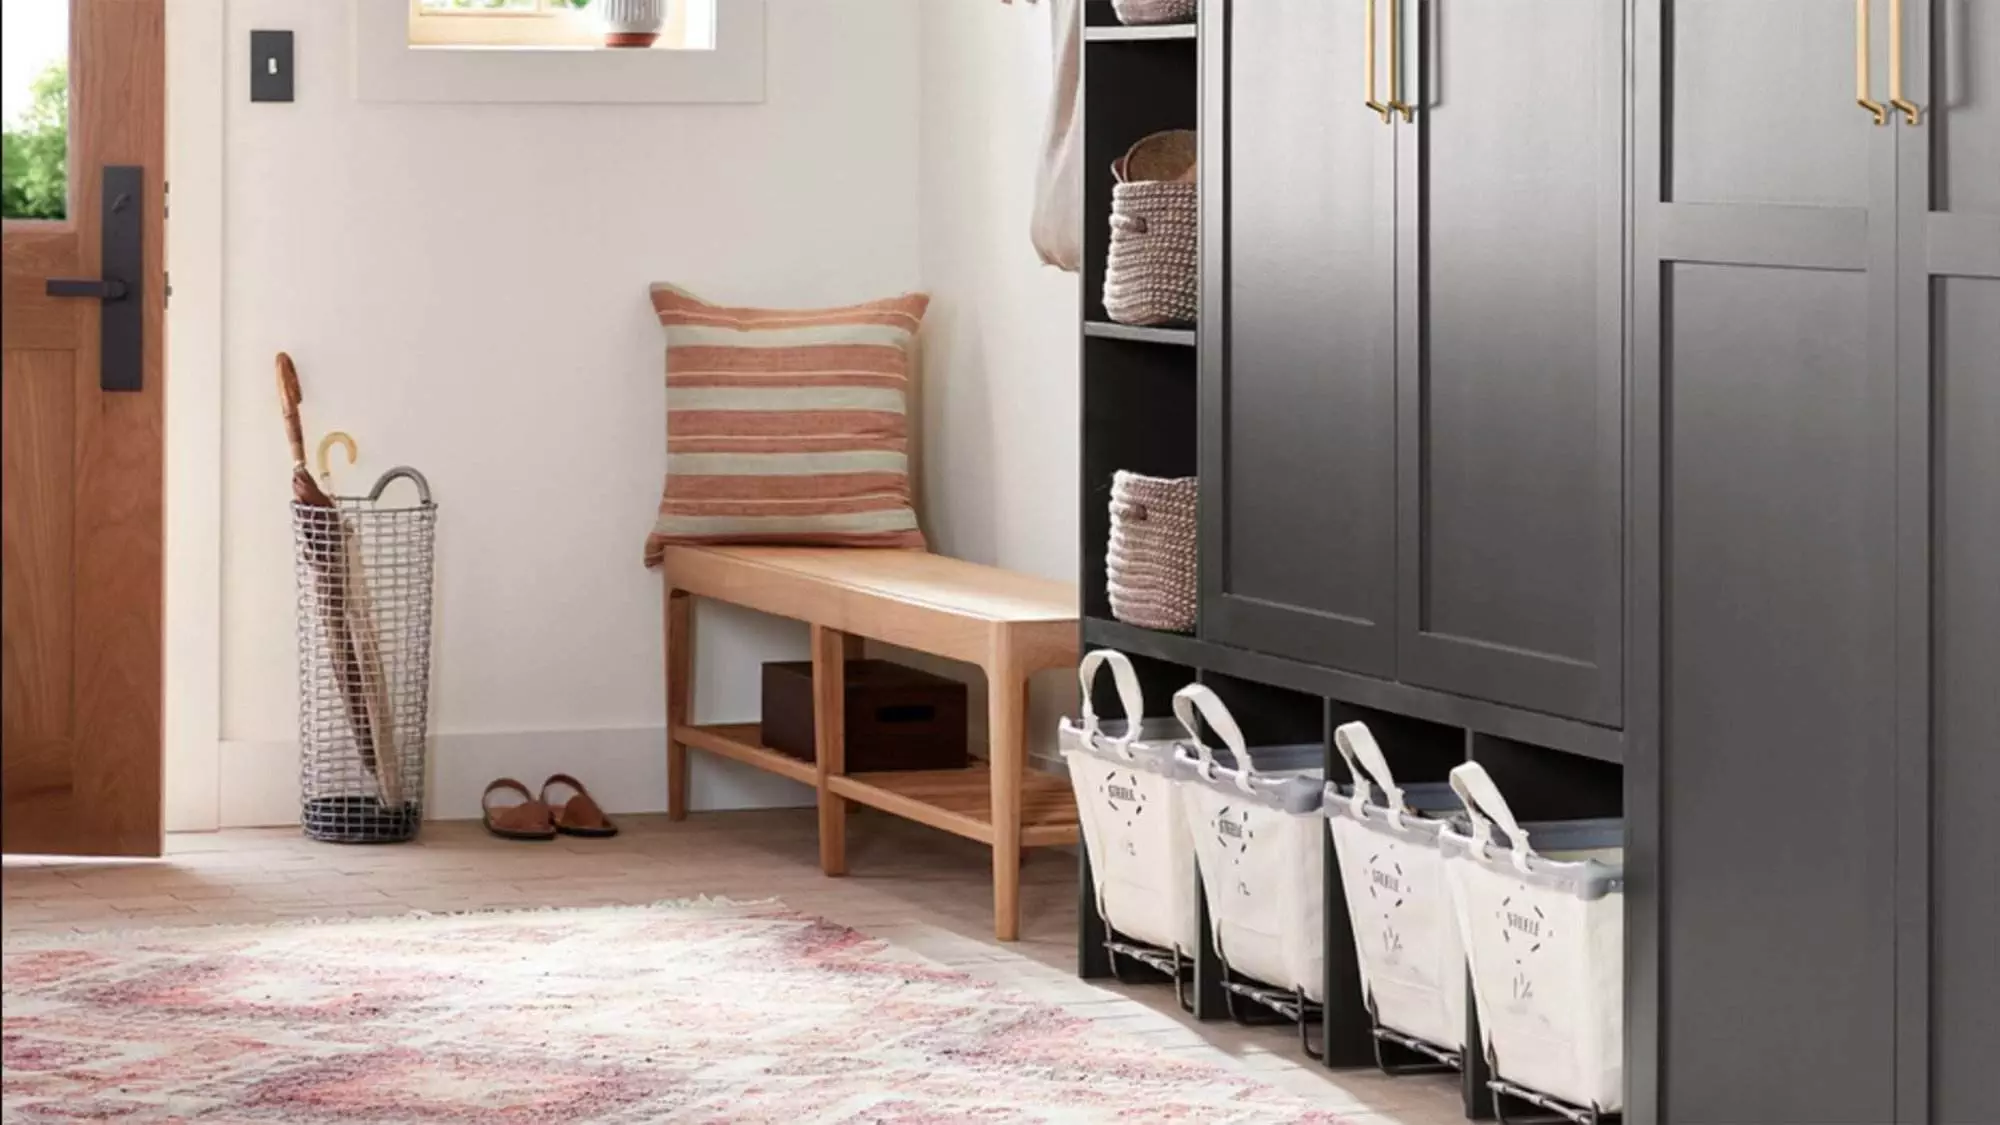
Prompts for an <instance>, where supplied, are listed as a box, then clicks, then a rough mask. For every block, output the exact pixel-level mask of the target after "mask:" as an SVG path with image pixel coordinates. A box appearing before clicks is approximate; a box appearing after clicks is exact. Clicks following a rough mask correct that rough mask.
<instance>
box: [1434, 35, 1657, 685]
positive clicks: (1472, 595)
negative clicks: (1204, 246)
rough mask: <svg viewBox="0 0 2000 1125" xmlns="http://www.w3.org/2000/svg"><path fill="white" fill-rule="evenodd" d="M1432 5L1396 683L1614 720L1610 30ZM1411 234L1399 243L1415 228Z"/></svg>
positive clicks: (1617, 83)
mask: <svg viewBox="0 0 2000 1125" xmlns="http://www.w3.org/2000/svg"><path fill="white" fill-rule="evenodd" d="M1621 11H1622V9H1621V7H1620V6H1618V5H1608V4H1601V3H1594V2H1592V0H1563V2H1559V3H1553V4H1552V3H1547V2H1545V0H1487V2H1481V3H1471V2H1467V0H1433V2H1432V3H1430V4H1427V5H1425V6H1424V7H1423V8H1422V9H1421V12H1422V13H1423V14H1424V15H1425V17H1426V22H1427V24H1428V25H1430V26H1426V27H1425V28H1424V29H1423V35H1422V39H1421V42H1423V43H1424V44H1425V45H1426V46H1427V48H1428V50H1427V51H1426V60H1425V67H1424V71H1423V73H1424V81H1425V85H1424V90H1425V96H1424V99H1423V105H1422V107H1421V109H1420V111H1419V113H1418V118H1417V122H1416V124H1415V125H1414V127H1410V126H1405V127H1403V132H1404V134H1405V136H1406V138H1407V140H1406V145H1405V150H1404V155H1405V156H1406V157H1407V158H1408V159H1406V160H1405V161H1404V163H1403V164H1402V165H1400V166H1401V167H1408V168H1411V169H1412V170H1413V172H1414V174H1412V175H1411V176H1408V177H1405V178H1403V179H1402V181H1401V183H1402V184H1403V185H1404V190H1403V192H1402V195H1401V198H1400V199H1399V205H1400V206H1401V208H1402V210H1401V218H1402V219H1403V222H1402V223H1401V226H1402V238H1403V250H1404V259H1403V260H1404V261H1406V262H1409V261H1414V262H1415V263H1416V266H1415V268H1414V269H1411V270H1406V271H1403V273H1402V274H1401V275H1400V278H1399V279H1400V280H1401V281H1402V291H1401V297H1402V301H1401V303H1400V305H1399V308H1398V310H1397V315H1398V319H1399V328H1400V331H1401V333H1402V335H1401V340H1402V347H1401V348H1400V349H1399V353H1398V361H1399V364H1400V367H1401V372H1402V376H1403V389H1404V394H1403V397H1402V400H1401V408H1402V414H1401V417H1400V423H1401V426H1402V435H1403V449H1402V454H1403V473H1402V477H1401V491H1402V517H1403V523H1402V533H1403V542H1402V547H1403V567H1404V570H1403V573H1402V591H1401V594H1402V601H1401V605H1400V610H1401V612H1400V616H1399V618H1398V620H1399V630H1400V638H1399V641H1400V647H1399V657H1398V669H1399V671H1400V673H1401V674H1402V677H1403V678H1404V679H1407V680H1410V681H1412V682H1415V683H1420V684H1425V685H1427V686H1430V687H1435V688H1441V689H1444V690H1448V691H1455V692H1461V693H1464V694H1468V695H1475V696H1480V697H1483V698H1487V699H1492V700H1496V701H1498V702H1502V703H1510V704H1514V705H1516V706H1520V707H1526V708H1531V709H1534V710H1539V711H1550V712H1554V713H1558V714H1564V715H1569V716H1572V717H1575V718H1580V719H1587V720H1591V721H1595V722H1601V723H1614V724H1615V723H1616V722H1617V721H1618V720H1619V717H1620V709H1619V690H1620V684H1619V679H1620V669H1619V645H1620V636H1621V622H1620V611H1621V608H1622V582H1621V579H1620V574H1619V565H1620V557H1619V546H1618V544H1619V535H1620V527H1621V519H1622V484H1623V482H1622V472H1623V469H1622V466H1623V461H1622V437H1621V427H1622V414H1623V399H1622V391H1623V379H1624V367H1623V316H1624V305H1623V301H1622V284H1621V279H1622V276H1623V260H1624V259H1623V237H1624V227H1623V187H1624V182H1623V173H1622V156H1623V146H1622V138H1623V135H1624V133H1623V118H1624V105H1625V103H1624V94H1623V90H1624V66H1623V61H1622V60H1623V58H1624V22H1623V19H1622V16H1621ZM1412 220H1414V221H1412Z"/></svg>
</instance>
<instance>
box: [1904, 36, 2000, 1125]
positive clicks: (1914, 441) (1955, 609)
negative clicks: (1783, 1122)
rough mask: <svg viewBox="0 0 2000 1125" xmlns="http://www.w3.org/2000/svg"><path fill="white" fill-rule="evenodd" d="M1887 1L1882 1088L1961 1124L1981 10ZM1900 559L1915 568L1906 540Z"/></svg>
mask: <svg viewBox="0 0 2000 1125" xmlns="http://www.w3.org/2000/svg"><path fill="white" fill-rule="evenodd" d="M1904 7H1905V9H1906V18H1907V19H1908V20H1909V21H1910V23H1909V26H1908V27H1907V28H1905V29H1904V30H1905V37H1904V42H1905V43H1906V44H1907V46H1906V47H1905V50H1906V51H1907V52H1908V57H1907V59H1906V60H1905V61H1906V75H1905V77H1906V80H1907V82H1908V84H1909V88H1908V89H1907V90H1906V92H1905V97H1906V98H1908V99H1910V101H1911V103H1912V106H1913V108H1914V109H1915V110H1916V112H1917V121H1916V122H1915V123H1914V124H1912V123H1910V122H1909V121H1908V120H1907V119H1905V120H1903V121H1900V122H1899V123H1898V126H1897V134H1898V136H1897V164H1898V172H1899V176H1898V188H1899V191H1898V201H1899V211H1900V215H1901V238H1900V243H1899V249H1900V253H1899V257H1898V262H1899V266H1900V272H1901V278H1902V286H1901V291H1900V294H1899V303H1898V313H1899V316H1900V318H1901V320H1900V325H1899V332H1898V336H1897V338H1898V341H1899V346H1900V351H1901V364H1900V376H1901V380H1902V385H1903V387H1904V389H1905V396H1906V397H1905V402H1906V404H1907V405H1906V409H1905V416H1906V418H1907V419H1908V421H1907V423H1906V428H1905V430H1904V434H1905V441H1906V444H1907V445H1909V446H1912V447H1914V448H1915V449H1916V450H1917V451H1918V452H1919V453H1920V454H1922V453H1924V452H1925V444H1924V443H1925V442H1926V440H1927V439H1928V443H1929V446H1928V451H1927V452H1928V456H1925V457H1923V459H1922V460H1920V461H1919V462H1918V463H1917V464H1916V465H1914V466H1912V467H1910V469H1909V473H1910V476H1911V477H1912V485H1913V487H1918V488H1919V489H1920V488H1921V485H1922V484H1923V483H1924V480H1925V477H1926V476H1928V478H1929V481H1930V482H1933V483H1932V484H1931V487H1933V488H1934V489H1935V490H1936V495H1935V496H1934V497H1932V498H1931V503H1930V504H1929V507H1928V515H1929V517H1930V528H1929V532H1930V533H1929V535H1928V536H1927V537H1926V542H1925V543H1924V546H1926V547H1928V553H1929V560H1928V561H1929V568H1928V572H1929V574H1930V576H1931V580H1932V587H1931V590H1930V597H1929V599H1928V602H1929V605H1928V607H1926V606H1925V605H1924V604H1923V602H1921V601H1919V602H1918V603H1917V604H1916V605H1915V606H1913V607H1912V613H1913V615H1916V616H1918V617H1919V618H1920V619H1921V620H1922V622H1923V623H1924V624H1927V625H1928V626H1929V631H1930V632H1929V636H1928V638H1924V637H1922V636H1918V638H1917V639H1918V640H1919V641H1920V642H1927V643H1923V644H1921V645H1920V647H1918V648H1917V649H1916V651H1915V653H1913V654H1912V656H1911V657H1910V658H1909V659H1907V660H1906V663H1907V664H1912V665H1916V666H1917V667H1918V668H1920V669H1921V667H1922V665H1923V659H1922V657H1923V656H1924V655H1925V654H1926V653H1928V655H1929V656H1930V657H1931V659H1930V665H1931V678H1932V680H1933V681H1934V684H1935V688H1934V693H1933V694H1930V695H1928V696H1927V695H1925V694H1922V692H1921V689H1922V688H1923V686H1924V685H1923V684H1922V683H1919V684H1918V685H1916V687H1917V689H1918V690H1917V691H1916V692H1914V693H1913V698H1912V699H1911V703H1912V706H1911V707H1910V708H1909V710H1910V712H1911V713H1912V714H1914V715H1917V716H1920V717H1927V718H1928V719H1929V721H1930V729H1929V731H1928V732H1925V731H1924V730H1923V729H1922V727H1921V725H1918V726H1916V727H1914V728H1913V729H1911V730H1910V731H1907V732H1906V737H1905V740H1904V742H1903V743H1902V744H1901V745H1900V747H1899V748H1900V749H1901V750H1902V753H1901V754H1900V755H1899V757H1900V759H1901V761H1902V763H1903V765H1904V771H1903V777H1904V784H1903V789H1902V792H1903V796H1904V799H1903V801H1902V803H1901V806H1900V807H1899V810H1898V811H1899V813H1901V814H1902V815H1903V816H1904V817H1905V819H1906V820H1907V821H1908V822H1909V823H1911V824H1913V825H1914V826H1916V831H1915V832H1913V833H1906V834H1905V835H1904V841H1905V849H1904V851H1905V854H1906V855H1908V856H1910V857H1911V859H1910V863H1909V865H1908V868H1907V869H1906V870H1903V871H1900V872H1899V877H1898V886H1899V890H1900V891H1901V892H1902V894H1901V899H1900V901H1899V903H1898V921H1899V923H1901V924H1902V925H1903V926H1905V927H1907V928H1906V930H1905V933H1906V935H1907V936H1908V940H1906V941H1905V942H1904V943H1903V944H1902V945H1900V946H1899V949H1908V950H1910V952H1911V956H1910V958H1909V959H1908V961H1907V962H1906V963H1905V964H1904V965H1902V966H1901V968H1902V970H1903V971H1902V973H1901V974H1900V982H1899V983H1900V984H1901V987H1902V988H1903V989H1904V990H1905V991H1906V993H1907V995H1902V996H1899V997H1898V1000H1899V1017H1900V1020H1901V1023H1900V1025H1899V1028H1898V1031H1899V1039H1898V1046H1899V1048H1905V1049H1907V1050H1908V1051H1909V1053H1910V1054H1912V1055H1913V1056H1914V1063H1913V1065H1912V1066H1910V1067H1908V1068H1906V1071H1905V1073H1904V1074H1902V1075H1901V1076H1900V1077H1901V1079H1902V1089H1901V1090H1900V1093H1901V1095H1902V1096H1901V1099H1900V1101H1901V1105H1902V1108H1903V1110H1904V1114H1903V1117H1904V1119H1905V1120H1929V1121H1938V1122H1945V1123H1948V1125H1971V1123H1973V1122H1983V1121H1991V1120H1993V1118H1994V1116H1995V1114H1996V1113H2000V1106H1996V1104H1995V1092H1994V1091H1995V1085H1994V1078H1993V1067H1994V1060H1995V1059H2000V1017H1996V1014H1995V1013H1996V1012H2000V967H1996V965H1995V957H1994V948H1995V944H1996V941H2000V939H1996V937H1995V935H1996V934H2000V817H1996V816H1995V815H1994V810H1995V809H2000V11H1995V10H1991V6H1990V5H1988V4H1986V3H1984V2H1981V0H1937V2H1936V3H1934V4H1933V3H1928V2H1926V3H1918V2H1916V0H1905V2H1904ZM1927 399H1928V401H1926V400H1927ZM1926 470H1928V473H1927V472H1926ZM1911 561H1912V564H1913V565H1914V566H1915V567H1916V568H1917V569H1919V570H1920V571H1921V570H1923V568H1924V563H1925V559H1924V558H1923V556H1922V555H1921V554H1918V555H1913V556H1912V559H1911ZM1926 608H1927V609H1928V612H1926ZM1913 632H1914V631H1913ZM1906 651H1907V649H1906ZM1926 734H1928V737H1926ZM1926 859H1928V860H1929V864H1930V866H1929V869H1928V870H1926V869H1925V867H1924V861H1925V860H1926ZM1925 927H1929V930H1930V932H1928V933H1926V932H1925ZM1926 952H1927V953H1928V956H1929V958H1930V963H1929V964H1928V965H1925V964H1924V963H1923V960H1922V958H1923V956H1924V955H1925V954H1926ZM1926 1041H1927V1042H1928V1050H1927V1051H1926V1050H1921V1049H1918V1047H1919V1045H1922V1044H1924V1043H1925V1042H1926ZM1905 1045H1908V1046H1907V1047H1905ZM1926 1102H1928V1104H1927V1105H1926V1104H1925V1103H1926Z"/></svg>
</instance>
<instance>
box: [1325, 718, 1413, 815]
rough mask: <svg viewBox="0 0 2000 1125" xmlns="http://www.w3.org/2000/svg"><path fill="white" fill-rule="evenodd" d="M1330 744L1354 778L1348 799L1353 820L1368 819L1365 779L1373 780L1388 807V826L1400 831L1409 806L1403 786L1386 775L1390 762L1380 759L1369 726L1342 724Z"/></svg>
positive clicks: (1366, 782) (1376, 744)
mask: <svg viewBox="0 0 2000 1125" xmlns="http://www.w3.org/2000/svg"><path fill="white" fill-rule="evenodd" d="M1333 745H1334V747H1335V748H1336V749H1338V750H1339V751H1340V756H1341V758H1342V760H1344V761H1345V762H1346V763H1347V772H1348V773H1351V774H1353V775H1354V795H1353V796H1352V797H1349V798H1348V800H1347V807H1348V808H1349V809H1350V810H1351V811H1352V812H1353V813H1354V819H1356V820H1365V819H1367V812H1366V811H1365V810H1366V809H1367V807H1368V794H1369V788H1368V780H1369V778H1374V779H1375V784H1377V785H1379V786H1381V787H1382V799H1383V801H1384V802H1386V803H1387V804H1388V806H1389V823H1390V824H1391V825H1392V826H1394V827H1395V828H1397V829H1399V830H1400V829H1401V828H1402V827H1403V817H1404V816H1405V815H1407V814H1408V813H1409V811H1410V806H1409V805H1407V804H1405V803H1404V802H1403V787H1402V786H1400V785H1397V784H1396V778H1395V776H1394V775H1392V774H1391V773H1390V772H1389V760H1388V759H1387V758H1385V757H1383V756H1382V746H1381V744H1380V743H1378V742H1376V741H1375V733H1374V732H1373V731H1371V730H1369V729H1368V724H1367V723H1359V722H1357V723H1342V724H1341V725H1340V726H1339V727H1337V728H1335V729H1334V732H1333Z"/></svg>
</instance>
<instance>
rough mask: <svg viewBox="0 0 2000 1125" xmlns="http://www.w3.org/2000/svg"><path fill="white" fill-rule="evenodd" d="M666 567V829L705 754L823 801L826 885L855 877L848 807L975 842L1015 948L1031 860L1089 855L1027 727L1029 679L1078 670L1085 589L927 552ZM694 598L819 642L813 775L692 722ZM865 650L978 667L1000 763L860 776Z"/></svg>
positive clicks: (688, 553) (722, 726)
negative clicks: (857, 672) (857, 715)
mask: <svg viewBox="0 0 2000 1125" xmlns="http://www.w3.org/2000/svg"><path fill="white" fill-rule="evenodd" d="M661 566H662V569H663V571H664V572H665V576H666V578H665V581H666V593H667V597H666V622H665V626H666V648H667V675H666V680H667V729H668V736H667V738H668V741H667V809H668V813H669V815H670V816H671V817H672V818H673V819H675V820H679V819H682V818H684V817H685V816H686V815H687V794H688V757H687V752H688V750H689V749H695V750H701V751H703V752H706V753H710V754H715V755H717V756H719V757H723V758H728V759H730V760H732V761H737V762H741V763H743V764H745V765H748V766H752V767H754V768H756V769H760V770H764V771H766V772H768V773H774V774H777V775H779V776H781V777H787V778H790V779H791V780H793V781H797V782H800V783H801V784H805V785H811V786H813V788H814V789H815V790H816V791H817V794H818V799H819V837H820V866H821V869H822V870H824V871H825V872H826V873H827V874H828V875H844V874H846V872H847V815H846V814H847V805H848V802H850V801H851V802H853V803H855V804H858V805H866V806H868V807H870V808H873V809H878V810H880V811H882V812H886V813H889V814H891V815H894V816H900V817H903V818H905V819H908V820H914V821H917V822H918V823H920V824H925V825H929V826H930V827H932V828H937V829H940V830H942V831H945V832H951V833H953V834H955V835H959V836H963V837H965V838H966V839H969V840H976V841H978V842H980V843H982V844H985V845H987V846H988V847H990V848H992V849H993V907H994V920H993V928H994V932H995V934H996V935H998V937H999V938H1000V939H1001V940H1002V941H1012V940H1014V939H1015V938H1016V937H1017V936H1018V935H1019V933H1020V886H1021V884H1020V879H1021V849H1023V848H1033V847H1056V846H1064V845H1074V844H1076V843H1077V841H1078V829H1077V818H1076V801H1075V798H1074V796H1073V795H1072V794H1071V792H1070V789H1069V783H1068V782H1067V781H1065V780H1064V779H1062V778H1058V777H1055V776H1052V775H1049V774H1044V773H1041V772H1039V771H1035V770H1032V769H1030V768H1028V766H1027V748H1026V735H1027V731H1026V726H1025V723H1026V714H1027V690H1028V678H1029V677H1030V676H1032V675H1034V674H1035V673H1036V672H1039V671H1042V670H1044V669H1048V668H1066V667H1073V666H1074V665H1075V664H1076V661H1077V645H1078V632H1077V608H1076V607H1077V597H1076V588H1075V587H1074V586H1072V585H1070V584H1068V583H1065V582H1058V581H1054V580H1050V579H1045V578H1036V577H1033V576H1030V575H1025V574H1017V573H1014V572H1012V571H1006V570H1001V569H998V568H995V567H990V566H981V565H979V564H977V563H969V562H965V561H963V560H960V559H950V558H945V557H944V556H942V555H933V554H929V553H926V552H922V551H896V550H871V549H865V548H810V547H670V548H668V549H667V551H666V553H665V556H664V558H663V559H662V560H661ZM695 597H702V598H710V599H713V600H716V601H721V602H728V603H730V604H732V605H740V606H743V607H745V608H748V609H754V610H758V611H760V612H763V613H770V614H775V615H777V616H780V617H790V618H794V619H796V620H799V621H803V622H805V623H807V624H808V625H810V626H811V627H812V662H813V716H814V721H813V728H814V744H815V745H814V757H815V760H814V761H811V762H806V761H801V760H799V759H797V758H792V757H789V756H787V755H785V754H782V753H780V752H778V751H776V750H773V749H771V748H770V747H768V746H765V745H763V743H762V741H761V737H760V731H759V728H758V724H756V723H719V724H708V725H696V724H694V723H692V722H690V721H689V720H690V708H689V704H690V694H689V686H690V683H691V679H692V671H693V669H692V652H693V649H692V641H693V615H692V613H691V612H690V607H689V601H690V599H691V598H695ZM864 639H873V640H878V641H883V642H886V643H889V644H893V645H898V646H901V647H903V648H908V649H913V650H916V651H918V652H924V653H929V654H931V655H934V656H942V657H946V658H948V659H952V660H960V661H964V662H966V663H968V664H974V665H977V666H978V667H979V668H980V669H981V670H982V671H983V672H984V673H985V674H986V682H987V724H986V725H987V734H988V738H989V750H988V755H987V760H986V761H984V762H978V763H975V764H973V765H972V766H970V767H968V768H966V769H960V770H917V771H896V772H890V773H860V774H849V773H848V772H847V770H846V768H845V762H846V746H845V745H844V744H843V741H842V731H843V729H844V726H845V722H844V715H843V713H842V708H843V700H844V693H845V662H846V661H847V660H848V659H851V658H853V657H855V656H858V655H859V651H860V642H861V641H862V640H864Z"/></svg>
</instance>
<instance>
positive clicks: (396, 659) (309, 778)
mask: <svg viewBox="0 0 2000 1125" xmlns="http://www.w3.org/2000/svg"><path fill="white" fill-rule="evenodd" d="M397 480H408V481H410V482H411V483H412V484H413V485H415V486H416V490H417V503H416V504H415V505H414V506H408V507H397V506H395V505H393V504H388V503H384V502H383V500H382V494H383V492H384V491H385V490H387V489H388V487H389V486H390V485H391V484H393V483H395V482H396V481H397ZM335 505H336V506H335V507H331V508H325V507H314V506H312V505H309V504H299V503H294V504H293V505H292V540H293V560H294V566H295V569H296V574H297V578H298V636H299V797H300V803H301V808H300V817H299V820H300V824H301V825H302V826H303V827H304V829H305V834H306V835H307V836H309V837H311V838H313V839H315V840H325V841H328V842H331V843H342V844H386V843H395V842H399V841H403V840H409V839H413V838H415V836H416V835H417V829H418V826H419V825H421V824H422V823H423V813H424V759H425V745H426V742H425V735H426V728H427V725H428V719H429V714H430V670H431V669H430V664H431V587H432V581H433V577H434V574H435V570H436V568H435V565H434V548H435V545H436V541H437V505H436V504H434V503H432V502H431V489H430V483H429V482H428V481H426V480H425V479H424V476H423V474H422V473H419V472H417V471H416V470H415V469H411V468H406V467H405V468H395V469H391V470H389V471H388V472H386V473H384V474H382V477H381V479H379V480H377V481H376V482H375V487H374V489H372V490H371V491H370V492H369V494H368V495H367V496H365V497H348V496H343V497H337V498H336V499H335Z"/></svg>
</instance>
